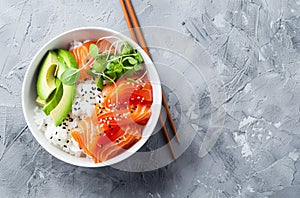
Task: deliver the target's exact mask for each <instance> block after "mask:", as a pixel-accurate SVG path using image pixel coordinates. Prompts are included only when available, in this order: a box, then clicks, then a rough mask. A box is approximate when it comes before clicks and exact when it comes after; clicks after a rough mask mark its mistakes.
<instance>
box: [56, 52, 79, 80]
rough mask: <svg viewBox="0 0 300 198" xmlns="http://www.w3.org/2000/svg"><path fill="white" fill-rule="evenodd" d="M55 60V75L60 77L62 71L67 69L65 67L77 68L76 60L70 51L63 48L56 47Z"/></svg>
mask: <svg viewBox="0 0 300 198" xmlns="http://www.w3.org/2000/svg"><path fill="white" fill-rule="evenodd" d="M57 60H58V65H59V69H58V71H57V77H58V78H59V79H61V75H62V73H63V72H64V71H65V70H66V69H67V68H78V65H77V62H76V60H75V58H74V57H73V55H72V53H71V52H69V51H67V50H63V49H58V50H57Z"/></svg>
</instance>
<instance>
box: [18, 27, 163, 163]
mask: <svg viewBox="0 0 300 198" xmlns="http://www.w3.org/2000/svg"><path fill="white" fill-rule="evenodd" d="M161 98H162V92H161V84H160V79H159V76H158V73H157V71H156V69H155V66H154V64H153V62H152V61H151V59H150V58H149V56H148V55H147V54H146V53H145V52H144V51H143V50H142V49H141V47H140V46H139V45H137V44H136V43H135V42H133V41H132V40H131V39H130V38H128V37H126V36H125V35H123V34H121V33H119V32H117V31H114V30H111V29H107V28H100V27H82V28H76V29H72V30H70V31H67V32H64V33H62V34H60V35H58V36H56V37H55V38H53V39H51V40H50V41H49V42H47V43H46V44H45V45H44V46H43V47H42V48H41V49H39V50H38V51H37V53H36V55H35V56H34V57H33V59H32V61H31V63H30V65H29V67H28V69H27V71H26V74H25V77H24V81H23V87H22V108H23V113H24V117H25V120H26V122H27V125H28V127H29V129H30V131H31V133H32V135H33V136H34V137H35V139H36V140H37V142H38V143H39V144H40V145H41V146H42V147H43V148H44V149H45V150H46V151H48V152H49V153H50V154H51V155H53V156H54V157H56V158H58V159H60V160H62V161H64V162H66V163H69V164H73V165H76V166H82V167H102V166H110V165H113V164H116V163H118V162H121V161H123V160H125V159H127V158H128V157H130V156H131V155H133V154H134V153H135V152H137V151H138V150H139V149H140V148H141V147H142V146H143V145H144V144H145V143H146V141H147V140H148V139H149V137H150V136H151V134H152V132H153V130H154V128H155V126H156V124H157V121H158V118H159V114H160V110H161Z"/></svg>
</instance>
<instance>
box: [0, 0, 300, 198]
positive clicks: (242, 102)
mask: <svg viewBox="0 0 300 198" xmlns="http://www.w3.org/2000/svg"><path fill="white" fill-rule="evenodd" d="M133 4H134V7H135V9H136V10H137V13H138V18H139V20H140V23H141V25H142V26H163V27H168V28H171V29H174V30H176V31H179V32H181V33H183V34H185V35H186V36H187V37H190V38H193V39H195V41H196V42H197V43H198V44H199V45H202V46H203V47H205V48H206V50H207V52H208V54H209V55H210V57H211V58H212V60H213V61H214V62H215V63H216V65H217V67H218V70H219V71H220V76H221V77H222V79H223V81H224V87H223V88H224V89H225V90H226V121H225V126H224V128H223V131H222V134H221V136H220V138H219V139H218V142H217V144H216V145H215V146H214V148H213V150H212V151H211V152H210V153H209V154H208V155H206V156H205V157H204V158H200V157H199V156H198V151H199V146H200V143H199V142H200V141H201V137H196V138H195V140H194V141H193V143H192V144H191V145H190V147H189V148H188V150H187V151H186V152H185V153H184V154H183V155H182V156H181V157H180V158H179V159H178V160H177V161H175V162H173V163H171V164H170V165H168V166H166V167H164V168H161V169H159V170H155V171H150V172H142V173H131V172H125V171H120V170H116V169H113V168H110V167H107V168H100V169H88V168H80V167H75V166H72V165H68V164H65V163H64V162H61V161H59V160H57V159H55V158H54V157H52V156H51V155H50V154H48V153H47V152H46V151H45V150H44V149H43V148H41V146H39V145H38V143H37V142H36V141H35V139H34V138H33V136H32V135H31V133H30V131H29V130H28V128H27V127H26V123H25V120H24V118H23V115H22V107H21V85H22V81H23V77H24V74H25V71H26V68H27V67H28V64H29V62H30V60H31V58H32V57H33V55H34V54H35V53H36V52H37V50H38V49H39V48H40V47H41V46H42V45H43V44H44V43H46V42H47V41H48V40H49V39H51V38H52V37H54V36H56V35H58V34H59V33H61V32H63V31H66V30H69V29H72V28H75V27H81V26H101V27H108V28H112V29H115V30H118V31H124V30H126V28H127V26H126V23H125V20H124V18H123V13H122V11H121V7H120V5H119V1H117V0H112V1H92V0H87V1H79V0H75V1H68V0H60V1H54V0H48V1H41V0H24V1H16V0H12V1H8V0H1V1H0V16H1V17H0V54H1V58H0V66H1V67H0V98H1V100H0V197H72V198H73V197H195V198H196V197H299V194H300V173H299V171H298V170H299V168H300V161H299V155H300V150H299V149H300V136H299V135H300V123H299V119H300V114H299V111H300V106H299V101H300V91H299V90H300V67H299V65H300V62H299V61H300V33H299V31H300V1H299V0H251V1H250V0H249V1H247V0H200V1H198V0H187V1H176V0H168V1H167V0H162V1H154V0H148V1H146V0H145V1H133ZM161 78H162V79H163V80H164V79H167V76H161ZM206 96H207V97H209V93H207V95H206ZM201 102H202V101H201ZM204 108H205V105H202V106H200V111H201V110H203V109H204ZM201 124H203V123H201V120H200V125H201ZM204 128H205V127H204Z"/></svg>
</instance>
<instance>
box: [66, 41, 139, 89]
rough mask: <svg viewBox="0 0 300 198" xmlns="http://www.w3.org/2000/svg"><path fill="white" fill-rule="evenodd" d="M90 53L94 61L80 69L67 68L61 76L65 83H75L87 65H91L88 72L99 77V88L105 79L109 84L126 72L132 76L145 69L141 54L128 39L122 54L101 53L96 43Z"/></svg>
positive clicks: (97, 80)
mask: <svg viewBox="0 0 300 198" xmlns="http://www.w3.org/2000/svg"><path fill="white" fill-rule="evenodd" d="M89 54H90V56H91V57H92V59H93V62H91V61H89V64H86V65H84V66H83V67H81V68H80V69H75V68H70V69H67V70H66V71H65V72H64V73H63V74H62V76H61V81H62V82H63V83H64V84H67V85H72V84H75V83H76V81H77V80H78V78H79V74H80V71H81V70H82V69H84V68H85V67H87V66H91V68H90V70H88V71H87V74H88V75H90V76H92V77H95V78H97V79H96V84H97V87H98V88H99V89H101V90H102V89H103V80H107V81H108V84H111V83H113V84H115V82H116V80H117V79H119V78H121V76H122V75H123V74H124V73H126V74H130V75H131V76H132V75H133V74H134V73H137V72H139V71H141V70H143V69H144V67H143V65H142V63H143V62H144V60H143V57H142V56H141V54H140V53H139V52H138V51H137V50H136V49H134V48H133V47H132V46H131V45H130V43H129V42H128V41H124V42H123V45H122V46H121V52H120V54H115V53H114V54H112V53H111V52H105V53H101V52H99V48H98V46H97V45H95V44H91V45H90V47H89Z"/></svg>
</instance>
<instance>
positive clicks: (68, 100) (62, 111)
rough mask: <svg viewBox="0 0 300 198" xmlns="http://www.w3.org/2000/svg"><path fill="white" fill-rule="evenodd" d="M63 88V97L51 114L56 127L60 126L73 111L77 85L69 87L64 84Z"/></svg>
mask: <svg viewBox="0 0 300 198" xmlns="http://www.w3.org/2000/svg"><path fill="white" fill-rule="evenodd" d="M62 88H63V94H62V97H61V99H60V101H59V103H58V104H57V105H56V107H55V108H54V109H53V110H52V111H51V112H50V117H51V118H52V120H53V121H54V124H55V126H59V125H60V124H61V123H62V121H63V120H64V119H65V118H66V117H67V116H68V114H69V112H70V111H71V109H72V104H73V100H74V96H75V93H76V86H75V85H72V86H69V85H65V84H63V83H62Z"/></svg>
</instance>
